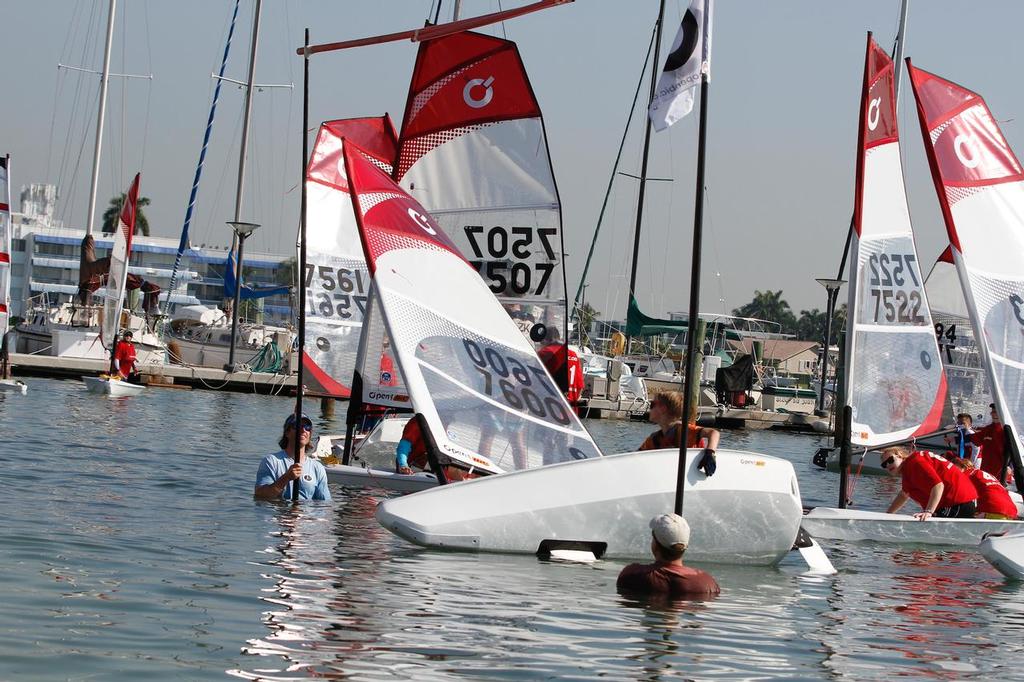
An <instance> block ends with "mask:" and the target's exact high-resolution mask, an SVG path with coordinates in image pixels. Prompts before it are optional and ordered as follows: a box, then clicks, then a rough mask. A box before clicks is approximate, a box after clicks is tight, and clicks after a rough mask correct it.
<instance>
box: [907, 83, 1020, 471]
mask: <svg viewBox="0 0 1024 682" xmlns="http://www.w3.org/2000/svg"><path fill="white" fill-rule="evenodd" d="M909 72H910V76H911V83H912V84H913V86H914V97H915V99H916V100H917V112H918V119H919V121H920V124H921V132H922V135H923V136H924V141H925V149H926V151H927V152H928V160H929V162H930V165H931V169H932V179H933V180H934V183H935V189H936V192H937V193H938V196H939V204H940V206H941V207H942V213H943V217H944V219H945V222H946V232H947V234H948V236H949V243H950V247H951V250H952V255H953V261H954V263H955V264H956V269H957V273H958V274H959V276H960V283H961V286H962V287H963V292H964V297H965V302H966V307H967V312H968V315H969V317H970V319H971V325H972V327H973V330H974V338H975V339H976V340H977V341H978V350H979V351H980V353H981V359H982V362H983V363H984V366H985V368H986V370H987V371H988V375H989V379H990V381H991V382H992V383H991V388H992V393H993V396H992V397H993V399H994V402H995V403H996V406H997V408H998V410H999V415H1000V417H1001V418H1002V421H1003V424H1005V425H1006V426H1008V427H1010V428H1011V431H1012V432H1013V435H1014V438H1015V439H1016V441H1017V442H1016V445H1017V447H1016V450H1017V452H1019V451H1020V433H1019V432H1018V430H1017V425H1018V424H1020V423H1021V422H1022V421H1024V168H1022V167H1021V165H1020V162H1019V161H1018V160H1017V157H1016V156H1015V155H1014V153H1013V150H1012V149H1010V146H1009V144H1007V142H1006V139H1005V138H1004V137H1003V134H1002V131H1000V129H999V126H998V125H997V124H996V122H995V119H994V118H993V116H992V113H991V112H990V111H989V109H988V106H987V105H986V104H985V100H984V99H982V97H981V96H980V95H978V94H977V93H974V92H971V91H970V90H967V89H966V88H963V87H961V86H959V85H957V84H956V83H953V82H951V81H947V80H944V79H942V78H939V77H938V76H936V75H934V74H931V73H928V72H927V71H923V70H921V69H917V68H914V67H913V66H910V67H909Z"/></svg>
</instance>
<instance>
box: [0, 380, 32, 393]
mask: <svg viewBox="0 0 1024 682" xmlns="http://www.w3.org/2000/svg"><path fill="white" fill-rule="evenodd" d="M0 391H2V392H4V393H20V394H21V395H25V394H27V393H28V385H26V384H25V382H24V381H19V380H18V379H0Z"/></svg>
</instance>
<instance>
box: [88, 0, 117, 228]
mask: <svg viewBox="0 0 1024 682" xmlns="http://www.w3.org/2000/svg"><path fill="white" fill-rule="evenodd" d="M116 9H117V0H110V9H109V11H108V12H107V43H106V46H105V47H104V48H103V73H102V74H101V75H100V110H99V114H98V115H97V116H96V148H95V150H94V151H93V157H92V182H91V184H90V185H89V213H88V215H87V216H86V223H85V234H86V236H89V235H91V234H92V230H93V226H94V225H95V224H96V216H95V213H96V190H97V187H98V185H99V182H100V150H101V149H102V148H103V119H104V117H105V116H106V113H107V84H108V82H109V81H110V48H111V45H113V43H114V13H115V11H116Z"/></svg>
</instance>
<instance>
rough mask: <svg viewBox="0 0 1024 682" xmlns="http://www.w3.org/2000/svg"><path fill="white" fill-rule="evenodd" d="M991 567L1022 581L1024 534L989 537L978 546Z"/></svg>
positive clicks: (1023, 570)
mask: <svg viewBox="0 0 1024 682" xmlns="http://www.w3.org/2000/svg"><path fill="white" fill-rule="evenodd" d="M979 549H980V551H981V555H982V556H983V557H985V559H986V560H987V561H988V562H989V563H990V564H992V566H993V567H994V568H995V569H996V570H997V571H999V572H1000V573H1002V574H1003V575H1005V576H1006V577H1007V578H1012V579H1014V580H1024V532H1021V531H1018V532H1015V533H1006V534H1005V535H989V536H988V537H986V538H985V539H984V540H982V541H981V545H980V546H979Z"/></svg>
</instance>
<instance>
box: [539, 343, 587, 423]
mask: <svg viewBox="0 0 1024 682" xmlns="http://www.w3.org/2000/svg"><path fill="white" fill-rule="evenodd" d="M560 337H561V333H559V331H558V328H557V327H548V333H547V345H546V346H544V347H543V348H541V349H540V350H539V351H537V355H538V356H539V357H540V361H541V362H543V363H544V367H546V368H547V370H548V372H549V373H550V374H551V376H552V377H554V379H555V383H556V384H558V388H559V390H561V391H562V393H564V394H565V398H566V400H568V401H569V404H570V405H571V406H572V409H573V410H576V403H577V402H579V399H580V396H581V395H582V394H583V364H582V363H581V362H580V356H579V355H577V354H576V351H574V350H572V349H571V348H569V346H568V345H566V344H564V343H562V342H561V341H559V338H560Z"/></svg>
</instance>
